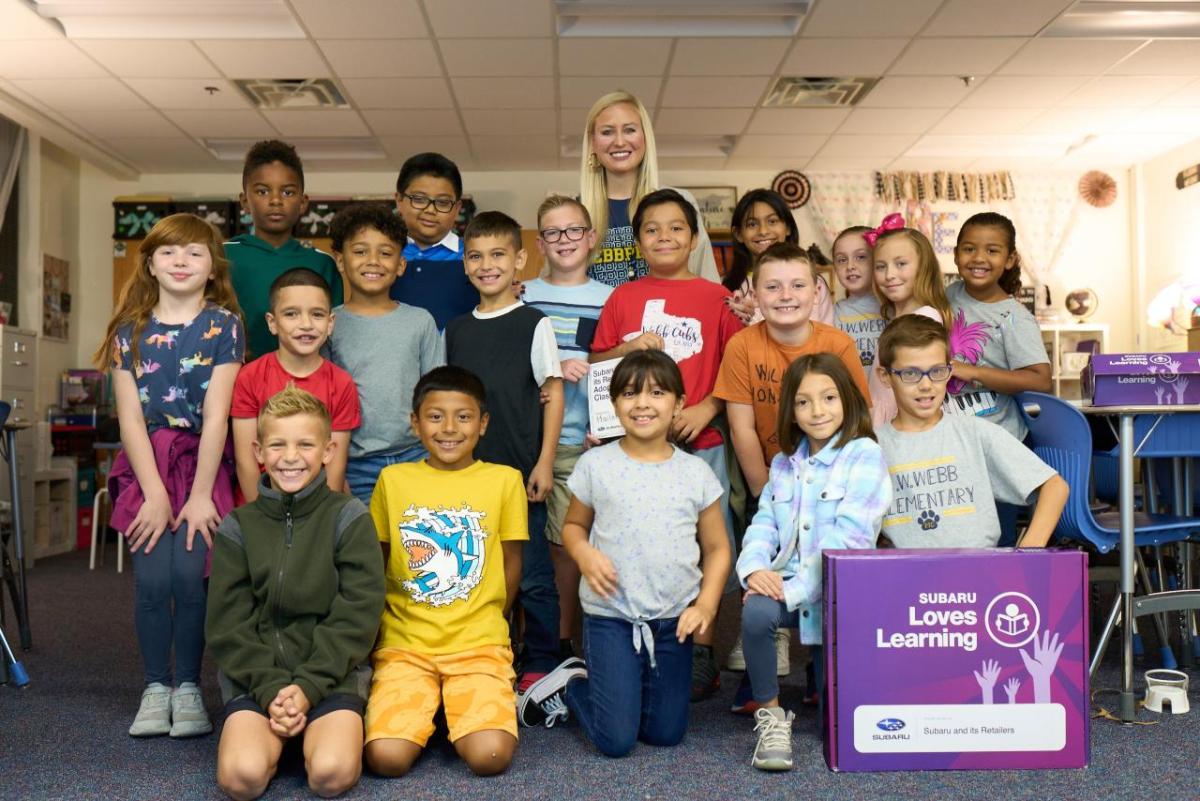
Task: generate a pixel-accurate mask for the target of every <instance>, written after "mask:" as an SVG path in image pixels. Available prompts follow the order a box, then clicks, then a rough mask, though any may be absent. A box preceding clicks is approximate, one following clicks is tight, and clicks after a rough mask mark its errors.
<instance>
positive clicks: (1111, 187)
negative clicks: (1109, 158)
mask: <svg viewBox="0 0 1200 801" xmlns="http://www.w3.org/2000/svg"><path fill="white" fill-rule="evenodd" d="M1079 196H1080V197H1082V198H1083V200H1084V202H1086V203H1087V204H1088V205H1090V206H1095V207H1096V208H1098V209H1102V208H1104V207H1106V206H1111V205H1112V203H1113V201H1114V200H1116V199H1117V182H1116V181H1115V180H1114V179H1113V177H1112V176H1111V175H1109V174H1108V173H1104V172H1100V170H1092V171H1091V172H1085V173H1084V174H1083V177H1082V178H1080V179H1079Z"/></svg>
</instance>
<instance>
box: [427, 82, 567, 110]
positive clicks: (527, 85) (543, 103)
mask: <svg viewBox="0 0 1200 801" xmlns="http://www.w3.org/2000/svg"><path fill="white" fill-rule="evenodd" d="M450 82H451V84H452V85H453V86H454V96H455V97H456V98H457V99H458V105H459V107H460V108H499V109H504V108H511V109H523V108H554V79H553V78H522V79H521V80H519V81H514V80H511V79H509V78H451V79H450Z"/></svg>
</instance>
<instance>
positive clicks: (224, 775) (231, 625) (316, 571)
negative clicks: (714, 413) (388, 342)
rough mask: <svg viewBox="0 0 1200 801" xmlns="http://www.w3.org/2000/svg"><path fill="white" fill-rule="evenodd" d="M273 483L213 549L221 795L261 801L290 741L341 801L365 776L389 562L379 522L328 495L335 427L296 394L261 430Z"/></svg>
mask: <svg viewBox="0 0 1200 801" xmlns="http://www.w3.org/2000/svg"><path fill="white" fill-rule="evenodd" d="M254 453H255V456H256V457H257V459H258V461H259V462H260V463H262V465H263V466H264V468H265V470H266V472H265V474H264V475H263V477H262V479H261V482H260V484H259V495H258V498H257V499H256V500H254V501H253V502H251V503H249V504H246V505H245V506H242V507H240V508H238V509H235V510H233V511H232V512H230V514H229V516H228V517H226V518H225V520H224V521H222V523H221V526H220V528H219V529H218V530H217V537H216V541H215V543H214V545H213V564H212V577H211V579H210V583H209V594H208V618H207V620H206V624H205V635H206V637H207V638H208V646H209V648H210V650H211V651H212V654H213V657H214V658H215V659H216V662H217V665H218V666H219V667H220V669H221V673H220V683H221V691H222V696H223V699H224V700H225V702H226V706H225V723H224V726H223V728H222V731H221V742H220V746H219V748H218V752H217V782H218V784H220V786H221V789H222V790H224V791H225V792H226V793H228V794H229V795H230V796H232V797H233V798H235V799H252V798H257V797H258V796H260V795H262V793H263V792H264V791H265V790H266V789H267V784H268V783H269V782H270V780H271V778H272V777H273V776H274V775H275V770H276V766H277V765H278V762H279V757H280V754H281V753H282V751H283V747H284V745H285V744H286V743H287V741H288V740H289V739H292V738H297V739H303V741H304V758H305V767H306V768H307V770H308V783H309V787H311V788H312V790H313V792H315V793H317V794H318V795H321V796H324V797H332V796H335V795H340V794H341V793H343V792H345V791H346V790H348V789H350V788H351V787H353V786H354V784H355V783H356V782H357V781H358V777H359V775H360V774H361V772H362V749H363V719H362V714H363V710H364V708H365V705H366V696H367V693H368V691H369V689H370V669H369V668H368V667H367V666H366V665H367V656H368V654H370V651H371V647H372V646H373V645H374V642H375V635H376V633H377V632H378V630H379V620H380V614H381V613H382V611H383V602H384V579H383V557H382V554H381V552H380V549H379V544H378V539H377V535H376V532H375V526H374V524H373V523H372V521H371V517H370V514H369V513H368V512H367V508H366V507H365V506H364V505H363V504H362V503H361V502H359V501H358V500H356V499H355V498H352V497H351V496H349V495H343V494H341V493H337V492H333V491H332V490H330V489H329V488H328V486H326V482H325V471H324V465H325V464H326V463H327V462H328V461H329V459H330V457H331V456H332V450H331V448H330V418H329V412H328V410H326V408H325V406H324V404H322V403H321V401H319V400H318V399H317V398H316V397H314V396H313V395H311V394H309V393H308V392H305V391H304V390H301V389H297V388H296V387H295V386H290V385H289V386H288V388H287V389H284V390H283V391H282V392H280V393H278V394H277V395H275V396H273V397H272V398H270V399H269V400H268V401H267V403H266V405H265V406H264V407H263V409H262V411H261V412H260V413H259V416H258V440H257V441H256V442H255V443H254Z"/></svg>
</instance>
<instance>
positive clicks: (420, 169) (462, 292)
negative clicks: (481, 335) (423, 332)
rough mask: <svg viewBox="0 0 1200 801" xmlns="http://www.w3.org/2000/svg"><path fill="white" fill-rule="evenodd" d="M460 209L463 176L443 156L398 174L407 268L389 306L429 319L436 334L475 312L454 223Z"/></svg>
mask: <svg viewBox="0 0 1200 801" xmlns="http://www.w3.org/2000/svg"><path fill="white" fill-rule="evenodd" d="M461 205H462V174H461V173H459V171H458V166H457V165H455V163H454V162H453V161H451V160H450V159H448V158H446V157H445V156H443V155H442V154H441V153H418V154H417V155H415V156H412V157H410V158H409V159H408V161H406V162H404V165H403V166H402V167H401V168H400V176H399V178H397V179H396V211H398V212H399V213H400V217H401V218H403V220H404V224H405V226H407V228H408V243H407V244H406V245H405V246H404V254H403V255H404V260H405V262H406V263H407V264H408V268H407V269H406V270H405V271H404V274H403V275H402V276H400V277H399V278H397V279H396V282H395V283H394V284H392V289H391V297H392V300H398V301H400V302H401V303H407V304H408V305H410V306H419V307H420V308H422V309H425V310H426V311H428V312H429V313H430V314H432V315H433V320H434V322H436V323H437V327H438V331H442V330H444V329H445V328H446V323H448V322H450V321H451V320H453V319H454V318H455V317H458V316H459V315H461V314H466V313H467V312H469V311H471V309H472V308H474V307H475V303H476V301H477V300H478V295H477V294H476V292H475V289H474V287H472V286H471V282H470V281H469V280H467V275H466V273H465V272H464V271H463V248H462V242H461V240H460V239H459V236H458V234H456V233H454V230H453V229H454V223H455V221H457V220H458V212H459V208H460V207H461Z"/></svg>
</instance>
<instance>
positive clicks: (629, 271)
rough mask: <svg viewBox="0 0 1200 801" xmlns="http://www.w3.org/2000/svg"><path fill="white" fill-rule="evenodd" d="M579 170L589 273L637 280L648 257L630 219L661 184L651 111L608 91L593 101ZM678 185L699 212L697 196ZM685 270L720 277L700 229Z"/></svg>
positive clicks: (609, 279) (614, 281)
mask: <svg viewBox="0 0 1200 801" xmlns="http://www.w3.org/2000/svg"><path fill="white" fill-rule="evenodd" d="M579 172H580V175H579V186H580V199H581V200H582V201H583V205H584V206H585V207H586V208H587V210H588V213H589V214H590V215H591V217H592V223H593V227H594V228H595V230H596V234H597V237H596V242H597V244H596V247H595V252H594V254H593V258H592V265H591V267H590V268H589V273H590V275H591V277H592V278H594V279H596V280H597V281H601V282H603V283H605V284H608V285H609V286H612V287H618V286H620V285H621V284H624V283H626V282H628V281H632V280H634V279H636V278H641V277H642V276H644V275H645V274H646V273H647V267H646V261H645V259H643V258H642V256H641V251H640V250H639V249H638V245H637V237H636V236H635V235H634V231H633V228H632V226H631V225H630V222H629V221H630V220H631V219H632V218H633V213H634V212H635V211H636V210H637V205H638V203H639V202H641V199H642V198H643V197H645V196H646V195H648V194H650V193H651V192H653V191H655V190H656V189H662V188H664V187H662V186H660V185H659V182H658V155H657V152H656V149H655V146H654V129H653V128H652V127H651V125H650V115H649V113H648V112H647V111H646V107H645V106H643V105H642V102H641V101H640V100H638V99H637V98H636V97H635V96H633V95H631V94H629V93H628V92H624V91H616V92H610V93H609V94H606V95H604V96H603V97H601V98H600V99H599V100H597V101H596V102H595V103H594V104H593V105H592V108H591V110H590V111H588V115H587V125H586V127H585V129H584V132H583V163H582V165H581V167H580V171H579ZM676 189H677V191H679V192H680V194H682V195H683V196H684V197H685V198H686V199H687V200H688V202H690V203H691V204H692V205H693V206H696V209H697V212H698V211H699V206H698V205H697V203H696V199H695V198H694V197H692V195H691V194H689V193H688V192H686V191H684V190H679V189H678V188H676ZM688 269H689V270H690V271H691V272H692V273H693V274H695V275H698V276H700V277H701V278H707V279H708V280H710V281H715V282H720V280H721V277H720V275H719V274H718V272H717V263H716V260H715V259H714V258H713V252H712V243H711V242H709V239H708V233H707V232H705V230H704V228H703V227H701V229H700V236H699V240H698V242H697V244H696V249H695V250H693V251H692V256H691V259H690V261H689V262H688Z"/></svg>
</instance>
